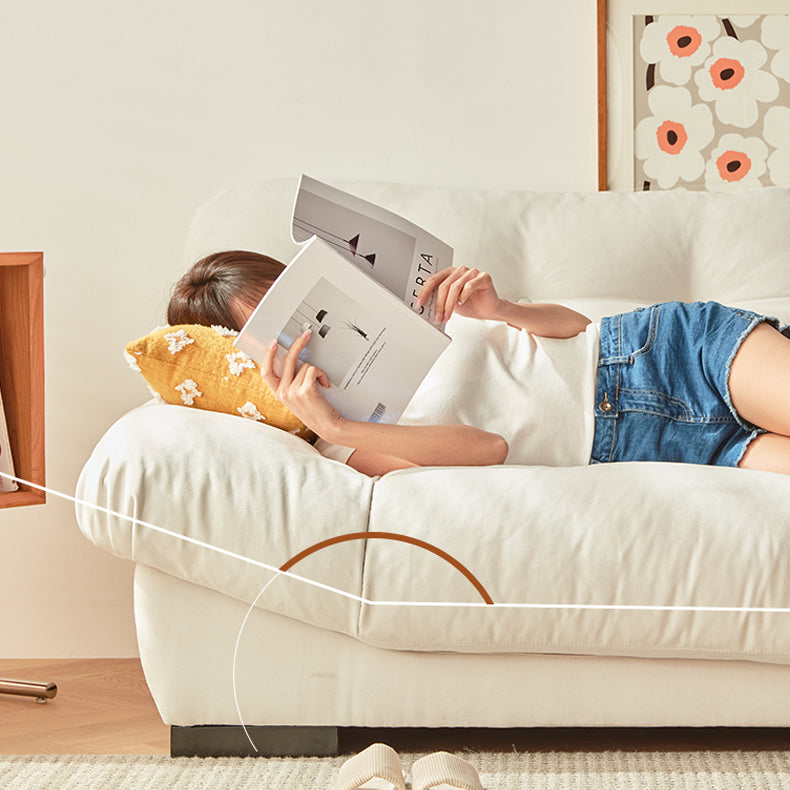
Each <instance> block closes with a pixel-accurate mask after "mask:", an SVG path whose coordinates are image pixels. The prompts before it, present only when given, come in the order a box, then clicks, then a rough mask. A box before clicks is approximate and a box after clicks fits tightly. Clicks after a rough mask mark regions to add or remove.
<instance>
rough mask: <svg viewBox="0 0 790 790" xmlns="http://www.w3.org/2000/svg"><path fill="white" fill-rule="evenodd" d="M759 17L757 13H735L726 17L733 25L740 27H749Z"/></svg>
mask: <svg viewBox="0 0 790 790" xmlns="http://www.w3.org/2000/svg"><path fill="white" fill-rule="evenodd" d="M759 18H760V16H759V14H735V15H734V16H728V17H727V19H729V20H730V23H731V24H732V26H733V27H739V28H741V29H744V28H747V27H751V26H752V25H753V24H754V23H755V22H756V21H757V20H758V19H759Z"/></svg>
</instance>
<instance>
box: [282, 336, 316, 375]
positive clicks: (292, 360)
mask: <svg viewBox="0 0 790 790" xmlns="http://www.w3.org/2000/svg"><path fill="white" fill-rule="evenodd" d="M310 334H311V332H310V330H309V329H307V330H306V331H304V332H302V334H301V335H299V337H297V338H296V340H294V342H293V343H291V347H290V348H289V349H288V352H287V353H286V355H285V357H284V358H283V365H282V372H281V373H280V382H281V383H283V382H285V383H286V386H287V385H288V384H290V383H291V382H292V381H293V378H294V375H295V373H296V363H297V361H298V359H299V354H301V353H302V351H304V348H305V346H306V345H307V344H308V343H309V342H310Z"/></svg>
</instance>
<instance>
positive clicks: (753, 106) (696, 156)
mask: <svg viewBox="0 0 790 790" xmlns="http://www.w3.org/2000/svg"><path fill="white" fill-rule="evenodd" d="M788 10H790V7H789V8H788ZM634 42H635V45H634V186H635V188H637V189H656V188H658V189H673V188H684V189H689V188H690V189H708V190H716V191H733V190H741V189H752V188H755V187H760V186H768V185H772V184H775V185H777V186H790V14H738V15H733V16H718V15H714V14H702V15H685V16H680V15H669V14H666V15H664V14H661V15H655V16H643V15H635V16H634Z"/></svg>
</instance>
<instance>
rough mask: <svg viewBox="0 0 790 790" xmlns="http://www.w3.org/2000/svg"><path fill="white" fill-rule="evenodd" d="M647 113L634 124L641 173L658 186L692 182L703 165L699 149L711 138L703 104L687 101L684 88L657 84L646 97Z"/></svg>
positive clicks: (709, 118) (709, 120) (710, 123)
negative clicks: (648, 109) (640, 160)
mask: <svg viewBox="0 0 790 790" xmlns="http://www.w3.org/2000/svg"><path fill="white" fill-rule="evenodd" d="M647 101H648V106H649V107H650V112H652V113H653V114H652V115H651V116H648V117H647V118H643V119H642V120H641V121H640V122H639V124H638V125H637V127H636V139H635V152H636V156H637V157H638V158H639V159H644V160H645V163H644V166H643V167H644V171H645V175H647V176H648V177H649V178H652V179H655V180H657V181H658V185H659V186H660V187H661V189H669V188H671V187H673V186H674V185H675V184H676V183H677V182H678V181H679V180H680V179H682V180H684V181H695V180H696V179H698V178H699V177H700V176H701V175H702V173H703V171H704V168H705V160H704V158H703V156H702V154H701V153H700V152H701V150H702V149H703V148H704V147H705V146H706V145H708V143H710V141H711V140H712V139H713V117H712V114H711V111H710V108H709V107H708V106H707V105H705V104H695V105H692V103H691V94H690V93H689V91H688V90H687V89H686V88H671V87H670V86H668V85H658V86H657V87H655V88H653V90H651V91H650V93H649V94H648V97H647Z"/></svg>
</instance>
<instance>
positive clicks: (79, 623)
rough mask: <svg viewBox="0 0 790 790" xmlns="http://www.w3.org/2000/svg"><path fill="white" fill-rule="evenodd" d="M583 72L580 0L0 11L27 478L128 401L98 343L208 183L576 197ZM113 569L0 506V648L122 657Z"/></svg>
mask: <svg viewBox="0 0 790 790" xmlns="http://www.w3.org/2000/svg"><path fill="white" fill-rule="evenodd" d="M595 67H596V64H595V4H594V3H593V2H592V0H551V1H550V0H486V1H485V2H483V1H482V0H332V1H331V2H330V1H329V0H287V2H285V1H284V0H222V1H221V2H219V0H214V1H213V2H212V0H192V2H187V0H184V1H183V2H177V0H142V1H141V2H137V3H123V4H122V3H119V2H113V0H73V2H70V3H63V2H60V1H59V0H58V1H56V0H7V2H5V3H4V5H3V11H2V13H1V14H0V74H2V77H0V107H2V113H3V122H2V124H0V163H1V164H0V249H3V250H8V251H11V250H26V249H30V250H38V249H43V250H44V253H45V265H46V271H47V274H46V278H45V311H46V326H45V332H46V355H47V359H46V374H47V391H46V397H47V483H48V486H49V487H51V488H52V489H54V490H56V491H60V492H65V493H67V494H71V493H73V491H74V486H75V483H76V479H77V476H78V474H79V471H80V468H81V466H82V463H83V462H84V460H85V458H86V457H87V455H88V454H89V452H90V450H91V448H92V447H93V445H94V443H95V442H96V440H97V439H98V438H99V436H100V435H101V434H102V433H103V432H104V430H105V429H106V428H107V427H108V426H109V424H110V423H111V422H112V421H113V420H114V419H115V418H116V417H118V416H119V415H120V414H121V413H122V412H124V411H125V410H126V409H128V408H130V407H132V406H134V405H136V404H138V403H140V402H141V401H142V400H144V399H145V398H146V397H147V392H146V390H145V388H144V386H143V384H142V382H141V380H140V379H139V378H138V377H136V376H135V375H134V374H133V373H131V372H130V371H129V370H128V368H127V367H126V363H125V362H124V360H123V357H122V353H121V349H122V347H123V345H124V344H125V343H126V342H127V341H128V340H130V339H132V338H134V337H138V336H140V335H142V334H145V333H146V332H147V331H148V330H150V329H151V328H153V327H154V326H156V325H159V324H161V323H163V322H164V321H163V310H164V305H165V302H166V298H167V293H168V289H169V285H170V283H172V282H173V280H174V279H175V278H176V277H177V276H178V275H179V274H180V272H181V270H182V260H181V249H182V245H183V241H184V238H185V233H186V227H187V224H188V221H189V219H190V217H191V215H192V213H193V211H194V209H195V208H196V207H197V206H198V205H199V204H200V203H202V202H203V201H205V200H206V199H208V198H209V197H210V196H211V195H212V194H214V193H215V192H216V191H217V190H218V189H219V188H220V187H221V186H223V185H230V184H235V183H239V182H247V181H256V180H260V179H264V178H267V177H280V176H294V177H295V176H297V175H298V174H299V173H301V172H303V171H306V172H309V173H310V174H312V175H314V176H317V177H319V178H351V179H356V178H359V179H386V180H393V181H402V182H414V183H427V184H448V185H458V186H487V187H512V188H524V189H535V190H566V189H574V190H593V189H595V186H596V183H597V182H596V178H597V176H596V104H595V97H596V83H595ZM448 241H450V243H452V239H449V240H448ZM131 579H132V574H131V565H130V563H128V562H125V561H122V560H118V559H115V558H112V557H111V556H109V555H108V554H105V553H104V552H102V551H99V550H98V549H96V548H94V547H93V546H92V545H91V544H90V543H88V541H87V540H86V539H85V538H83V537H82V534H81V533H80V532H79V530H78V528H77V525H76V521H75V519H74V516H73V510H72V506H71V504H70V503H69V502H68V501H65V500H61V499H59V498H58V497H57V496H54V495H50V496H49V498H48V502H47V504H46V505H44V506H39V507H30V508H21V509H16V510H5V511H0V621H1V622H2V623H3V627H2V631H1V632H0V656H5V657H46V656H52V657H66V656H85V657H87V656H129V655H135V654H136V644H135V640H134V632H133V619H132V598H131Z"/></svg>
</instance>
